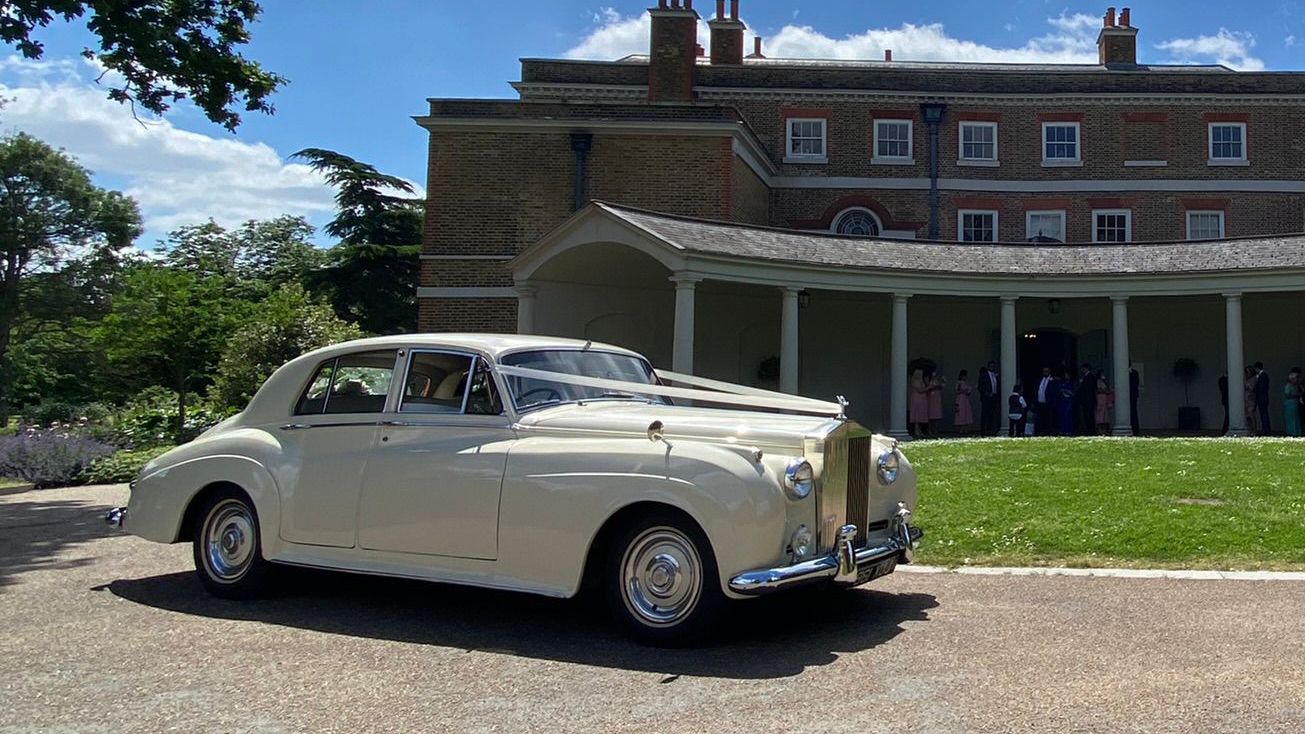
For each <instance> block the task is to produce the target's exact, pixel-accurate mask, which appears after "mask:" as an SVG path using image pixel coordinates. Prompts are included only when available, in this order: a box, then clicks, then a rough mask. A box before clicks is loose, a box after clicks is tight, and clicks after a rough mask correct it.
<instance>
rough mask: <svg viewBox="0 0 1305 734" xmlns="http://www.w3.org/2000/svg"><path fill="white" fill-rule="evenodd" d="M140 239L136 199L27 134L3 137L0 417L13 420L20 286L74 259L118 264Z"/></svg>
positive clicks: (0, 167) (0, 174) (0, 161)
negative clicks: (12, 355) (95, 181)
mask: <svg viewBox="0 0 1305 734" xmlns="http://www.w3.org/2000/svg"><path fill="white" fill-rule="evenodd" d="M139 235H140V212H139V210H138V209H137V208H136V203H135V202H134V201H132V200H131V199H130V198H127V197H126V196H123V195H122V194H119V193H117V192H114V191H106V190H104V189H100V188H96V187H95V186H93V185H92V184H91V179H90V174H89V173H88V172H87V171H86V169H84V168H82V167H81V166H79V165H78V164H77V162H76V161H75V160H73V159H72V158H71V157H70V156H68V155H67V154H65V153H63V152H61V151H58V150H55V149H54V148H51V147H50V146H48V145H46V144H45V143H43V142H41V141H39V140H37V139H36V138H33V137H31V136H29V135H25V134H23V133H19V134H17V135H14V136H12V137H7V138H3V139H0V257H2V258H3V263H0V266H2V270H3V272H0V420H8V416H9V402H8V401H9V389H8V388H9V385H10V382H11V380H10V376H11V368H10V365H9V363H8V353H9V346H10V343H11V340H12V337H13V330H14V326H15V323H16V322H17V321H18V318H19V310H20V303H19V298H20V294H21V293H22V284H23V282H24V281H25V279H26V278H27V277H28V276H30V275H31V274H32V273H34V272H38V271H42V270H50V269H54V268H57V267H59V266H60V264H61V263H63V262H64V260H66V259H67V258H69V257H70V256H77V255H80V256H82V257H85V258H91V259H94V258H101V259H105V258H108V259H112V258H113V257H114V254H115V252H116V251H117V250H118V249H120V248H123V247H125V246H127V245H129V244H131V241H132V240H134V239H135V238H136V237H137V236H139Z"/></svg>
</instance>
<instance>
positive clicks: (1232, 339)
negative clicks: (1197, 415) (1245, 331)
mask: <svg viewBox="0 0 1305 734" xmlns="http://www.w3.org/2000/svg"><path fill="white" fill-rule="evenodd" d="M1223 298H1224V309H1225V311H1226V313H1227V316H1228V435H1229V436H1245V435H1246V395H1245V393H1243V392H1242V390H1243V385H1244V384H1245V378H1244V377H1243V376H1242V368H1243V367H1244V366H1245V365H1246V355H1245V353H1244V351H1243V344H1242V294H1240V293H1225V294H1223Z"/></svg>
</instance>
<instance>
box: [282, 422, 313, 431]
mask: <svg viewBox="0 0 1305 734" xmlns="http://www.w3.org/2000/svg"><path fill="white" fill-rule="evenodd" d="M308 428H312V426H311V425H309V424H307V423H287V424H285V425H284V426H281V430H283V431H302V430H305V429H308Z"/></svg>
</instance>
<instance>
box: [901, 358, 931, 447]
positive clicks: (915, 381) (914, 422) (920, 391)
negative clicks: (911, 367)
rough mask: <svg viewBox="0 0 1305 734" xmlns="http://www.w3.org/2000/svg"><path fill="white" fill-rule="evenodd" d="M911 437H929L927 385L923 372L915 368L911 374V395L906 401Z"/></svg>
mask: <svg viewBox="0 0 1305 734" xmlns="http://www.w3.org/2000/svg"><path fill="white" fill-rule="evenodd" d="M906 412H907V414H908V415H909V416H910V423H911V427H910V428H911V435H912V436H914V437H915V438H924V437H925V436H928V435H929V384H928V383H927V382H925V380H924V370H922V369H919V368H916V370H915V371H914V372H912V373H911V395H910V400H908V401H907V411H906Z"/></svg>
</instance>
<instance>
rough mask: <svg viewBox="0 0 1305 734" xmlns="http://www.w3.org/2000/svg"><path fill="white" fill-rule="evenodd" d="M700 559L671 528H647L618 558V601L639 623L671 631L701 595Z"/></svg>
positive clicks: (690, 544)
mask: <svg viewBox="0 0 1305 734" xmlns="http://www.w3.org/2000/svg"><path fill="white" fill-rule="evenodd" d="M702 583H703V579H702V559H701V558H700V557H699V556H698V549H697V548H695V547H694V545H693V541H692V540H690V539H689V538H688V536H686V535H685V534H684V533H682V532H680V531H679V530H677V529H675V528H671V527H655V528H649V529H647V530H645V531H643V532H642V533H640V534H639V536H638V537H636V538H635V539H634V540H633V541H631V542H630V545H629V546H627V547H626V549H625V554H624V555H623V556H622V557H621V599H622V600H623V601H624V602H625V608H626V609H628V610H629V611H630V613H631V614H633V615H634V616H635V617H636V618H637V619H638V620H639V621H640V622H642V623H644V624H646V625H649V626H653V627H671V626H674V625H676V624H679V623H680V622H682V621H684V619H685V618H686V617H688V616H689V614H691V613H692V612H693V610H694V608H695V607H697V605H698V599H699V597H700V596H701V595H702Z"/></svg>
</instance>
